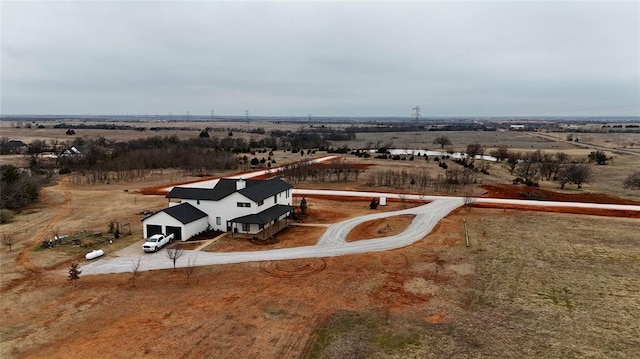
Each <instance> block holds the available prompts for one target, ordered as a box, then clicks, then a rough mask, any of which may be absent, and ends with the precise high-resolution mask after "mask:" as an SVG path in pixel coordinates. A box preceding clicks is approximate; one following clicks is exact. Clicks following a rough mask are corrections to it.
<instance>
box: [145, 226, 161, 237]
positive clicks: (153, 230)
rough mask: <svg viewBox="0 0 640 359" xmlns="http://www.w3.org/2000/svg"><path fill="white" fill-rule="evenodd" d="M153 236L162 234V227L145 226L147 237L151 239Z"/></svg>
mask: <svg viewBox="0 0 640 359" xmlns="http://www.w3.org/2000/svg"><path fill="white" fill-rule="evenodd" d="M154 234H162V226H159V225H157V224H147V237H151V236H153V235H154Z"/></svg>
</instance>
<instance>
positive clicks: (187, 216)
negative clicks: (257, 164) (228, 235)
mask: <svg viewBox="0 0 640 359" xmlns="http://www.w3.org/2000/svg"><path fill="white" fill-rule="evenodd" d="M292 188H293V186H291V185H290V184H289V183H287V182H285V181H283V180H281V179H280V178H273V179H269V180H243V179H241V178H240V179H231V178H223V179H220V181H219V182H218V183H217V184H216V185H215V186H214V187H213V188H195V187H174V188H173V189H172V190H171V191H170V192H169V193H168V194H167V196H166V198H168V199H169V207H168V208H165V209H164V210H162V211H160V212H158V213H156V214H153V215H151V216H149V217H147V218H145V219H143V220H142V222H143V228H144V229H143V231H144V237H145V238H147V237H149V236H151V235H154V234H157V233H164V234H170V233H173V234H174V238H175V239H181V240H187V239H189V238H191V237H193V236H194V235H196V234H199V233H202V232H204V231H206V230H207V229H211V230H216V231H222V232H232V233H234V234H235V233H238V234H245V235H249V236H252V237H260V238H268V237H270V236H271V235H273V234H275V233H277V232H278V231H280V230H281V229H284V228H285V227H286V226H287V219H288V218H289V216H290V214H291V212H293V209H294V207H293V206H292V203H293V198H292V197H293V196H292V192H291V189H292ZM283 221H284V223H283Z"/></svg>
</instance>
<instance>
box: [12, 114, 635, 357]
mask: <svg viewBox="0 0 640 359" xmlns="http://www.w3.org/2000/svg"><path fill="white" fill-rule="evenodd" d="M252 127H266V125H265V126H258V125H257V124H256V125H255V126H253V125H252ZM12 131H13V130H12ZM21 131H22V132H24V131H40V130H25V129H22V130H21ZM42 131H48V130H46V129H45V130H42ZM51 131H53V130H51ZM22 132H21V133H22ZM54 132H55V131H53V132H51V133H50V134H47V135H46V136H51V137H46V136H44V135H43V136H44V137H43V138H45V137H46V138H58V137H59V139H67V137H66V135H64V131H62V130H61V133H62V135H59V134H58V133H57V132H55V133H54ZM132 132H133V131H132ZM179 132H184V131H177V132H176V133H179ZM43 133H45V132H42V133H37V134H33V133H32V132H28V133H27V134H24V133H22V134H20V133H15V134H14V133H12V134H11V135H7V132H5V128H3V129H2V136H8V137H11V138H12V139H13V138H15V139H22V140H23V141H26V142H28V141H29V140H28V139H29V138H30V137H29V136H40V135H42V134H43ZM143 134H145V135H150V134H151V133H148V132H147V133H143ZM96 135H98V134H96ZM103 135H104V136H109V137H108V138H110V137H111V136H113V135H114V134H113V133H112V132H111V131H107V132H104V133H103ZM116 135H117V136H119V134H116ZM133 135H136V136H137V135H140V133H138V132H134V133H133V134H131V133H127V134H122V136H123V137H118V138H120V139H125V138H128V137H127V136H133ZM161 135H164V133H162V134H161ZM378 135H379V134H378ZM432 135H434V136H435V135H436V133H434V134H431V133H429V134H426V133H425V134H423V135H422V136H424V137H423V138H422V139H421V141H422V143H424V144H425V146H426V147H429V148H435V145H432V144H430V143H431V141H432V139H431V140H430V137H428V136H432ZM447 135H449V136H450V138H451V140H452V142H453V143H454V146H453V147H454V148H458V147H459V148H460V149H462V148H463V147H464V146H466V142H475V141H477V142H480V143H483V144H484V145H485V146H487V147H491V146H497V145H499V144H506V145H508V146H510V147H512V148H519V149H522V150H533V149H537V148H541V149H543V150H545V151H564V152H567V153H570V154H571V155H574V156H584V157H586V155H587V154H588V153H589V152H590V150H589V149H585V148H577V147H575V146H573V145H572V144H571V143H567V142H566V141H564V139H558V141H552V140H550V139H542V138H537V137H535V136H531V135H529V134H523V133H510V132H505V133H497V132H496V133H482V132H479V133H476V132H470V133H447ZM586 135H587V134H585V135H581V136H585V137H586ZM20 136H23V137H20ZM55 136H58V137H55ZM87 136H88V134H87ZM189 136H194V137H195V136H197V133H190V134H189ZM402 136H404V138H403V137H402ZM491 136H498V137H494V138H493V139H492V137H491ZM385 137H389V138H392V137H398V139H393V141H394V144H395V145H396V147H404V145H403V143H402V141H411V140H412V139H413V138H414V135H413V134H406V133H405V134H385ZM33 138H36V137H33ZM38 138H40V137H38ZM614 140H615V139H610V140H607V139H604V137H603V138H598V139H597V140H596V139H594V140H593V143H594V144H596V145H606V144H608V143H609V144H610V143H612V142H611V141H614ZM631 140H633V139H631ZM631 140H629V141H631ZM357 141H358V142H359V141H364V142H365V143H366V141H367V138H366V137H362V138H361V137H360V135H359V136H358V139H357ZM492 141H493V142H492ZM607 141H609V142H607ZM537 146H539V147H537ZM613 150H614V148H613V147H612V148H611V151H608V154H610V155H611V156H612V157H613V160H612V161H611V163H610V164H608V165H606V166H594V178H593V180H592V181H591V182H588V183H585V185H584V186H583V189H581V190H578V189H577V188H575V187H574V186H569V187H568V188H567V189H566V190H564V191H563V192H565V193H570V194H571V193H585V192H593V193H605V194H609V195H612V196H616V197H620V198H625V199H630V200H635V201H640V194H638V193H637V192H638V191H635V192H634V191H631V190H625V189H623V188H622V187H621V185H620V184H621V182H622V179H623V178H624V177H625V176H626V175H627V174H628V173H631V172H632V171H634V170H635V171H637V170H640V160H639V159H638V157H635V156H632V155H623V154H614V153H613ZM276 155H277V156H278V157H277V158H278V164H283V163H286V162H288V161H294V160H295V161H298V160H300V159H301V156H300V155H299V154H291V153H290V152H283V151H277V153H276ZM303 158H304V157H303ZM344 160H345V161H350V162H354V163H362V164H368V165H370V166H369V168H368V169H367V170H366V171H365V172H364V173H363V174H362V175H361V176H360V177H359V179H358V181H354V180H351V181H348V182H336V181H333V180H331V181H328V182H301V183H298V184H296V186H297V187H311V188H329V189H355V190H364V189H366V190H382V191H394V192H395V191H397V190H396V189H392V188H387V187H379V188H375V187H373V188H372V187H371V186H370V185H368V184H367V176H368V174H369V173H373V172H375V171H381V170H385V169H390V168H395V169H408V170H413V169H422V168H424V169H427V170H428V171H430V173H432V174H433V175H435V174H437V173H438V171H442V169H440V168H439V167H438V166H437V165H436V164H435V163H434V162H433V161H425V160H424V159H421V158H416V159H414V161H409V160H404V161H391V160H377V159H373V158H368V159H359V158H357V157H354V156H351V155H345V159H344ZM3 163H4V162H3ZM489 172H490V175H479V177H478V182H479V183H478V184H477V185H472V186H468V187H466V188H464V187H462V188H458V189H457V192H454V193H443V194H451V195H463V194H466V193H475V194H477V195H482V193H483V189H482V188H481V187H479V185H482V184H492V183H508V182H509V181H510V180H511V178H512V176H510V175H509V173H508V171H507V169H506V168H503V167H502V166H501V165H499V164H494V165H493V166H492V167H491V168H490V170H489ZM216 175H224V173H220V174H216ZM194 179H195V178H189V177H182V176H181V175H180V174H179V173H176V172H172V171H163V172H161V173H160V172H158V173H155V174H154V175H153V176H150V177H149V178H146V179H144V180H140V181H136V182H123V183H117V182H112V183H110V184H105V185H99V186H97V185H96V186H87V185H73V184H72V183H69V181H68V180H65V178H64V177H63V178H60V181H59V182H58V183H57V184H56V185H53V186H50V187H46V188H44V189H43V192H42V195H41V201H40V203H38V204H36V205H34V206H32V207H31V208H29V209H27V210H25V211H23V212H22V213H20V214H18V215H17V216H16V217H15V218H14V219H13V221H12V222H10V223H6V224H2V225H0V235H3V234H11V235H12V236H13V237H14V238H15V239H17V243H16V244H15V245H14V246H13V248H12V251H9V250H8V248H7V247H3V248H2V250H1V251H0V270H1V278H0V285H1V292H0V298H1V300H0V313H1V318H2V320H1V321H0V357H3V358H5V357H6V358H42V357H48V358H85V357H96V356H99V357H104V358H131V357H143V356H146V357H150V358H165V357H184V358H201V357H220V358H237V357H242V358H300V357H306V358H451V357H460V358H465V357H468V358H471V357H474V358H475V357H500V358H513V357H530V358H539V357H563V358H602V357H617V358H635V357H637V348H638V347H640V341H639V340H638V338H639V337H640V327H639V326H638V318H639V317H640V305H639V304H638V303H640V294H639V293H640V283H639V282H638V280H637V278H639V277H640V236H639V235H638V232H637V227H638V224H639V222H638V221H639V220H638V219H632V218H617V217H599V216H588V215H576V214H560V213H544V212H529V211H519V210H509V209H487V208H471V209H470V210H467V209H462V210H460V211H458V212H457V213H454V214H452V215H450V216H448V217H447V218H445V219H444V220H443V221H442V222H441V223H440V224H439V225H438V226H437V227H436V229H435V230H434V232H433V233H431V234H429V235H428V236H426V237H425V238H424V239H423V240H421V241H419V242H418V243H416V244H414V245H412V246H409V247H405V248H402V249H398V250H394V251H389V252H382V253H370V254H363V255H351V256H345V257H336V258H324V259H308V260H292V261H277V262H257V263H245V264H234V265H219V266H208V267H198V268H196V270H195V272H194V273H193V275H192V276H191V278H190V280H189V283H187V280H186V273H185V271H184V270H176V271H173V270H159V271H150V272H145V273H142V274H140V275H139V276H138V277H137V279H136V281H135V286H134V285H133V283H132V278H131V277H132V275H131V274H130V273H125V274H117V275H96V276H83V275H82V274H81V276H80V280H79V281H78V283H77V285H73V284H72V283H70V282H69V281H68V280H67V277H66V276H67V271H68V268H69V265H70V263H72V262H75V261H78V262H80V264H81V265H82V264H84V263H85V262H86V261H85V259H84V254H85V253H86V251H87V250H86V249H83V248H77V247H56V248H53V249H42V248H39V246H38V244H39V243H40V242H41V241H42V240H43V239H45V238H49V237H51V236H52V234H53V233H54V232H57V233H59V234H67V233H74V232H79V231H82V230H87V231H89V232H92V233H93V232H104V231H106V230H107V225H108V223H109V222H111V221H120V222H129V223H130V225H131V229H132V234H131V235H125V236H123V238H120V239H118V240H116V241H114V242H113V243H111V244H105V245H104V246H103V247H102V248H103V249H104V250H105V253H106V257H110V256H115V255H117V253H118V251H120V250H123V249H124V248H126V247H128V246H129V245H139V244H140V243H141V239H142V238H141V233H142V229H141V223H140V219H141V218H142V217H143V215H141V214H140V212H141V211H142V210H147V209H151V210H157V209H161V208H163V207H164V206H165V205H166V203H167V201H166V199H165V198H163V197H162V196H150V195H142V194H140V191H141V190H142V189H143V188H147V187H153V186H158V185H163V184H169V183H173V182H182V181H189V180H194ZM541 187H543V188H544V189H547V190H553V191H559V190H558V189H557V188H556V187H557V184H556V183H552V182H542V183H541ZM125 190H127V191H126V192H125ZM414 191H416V190H414ZM428 194H431V193H428ZM297 201H298V198H296V199H295V201H294V202H295V203H296V204H297ZM308 201H309V216H308V217H307V219H305V221H304V222H305V224H314V223H318V224H321V225H326V224H330V223H334V222H337V221H340V220H342V219H346V218H349V217H351V216H355V215H359V214H365V213H370V211H371V210H370V209H369V208H368V201H355V200H354V201H345V200H339V201H338V200H332V199H322V198H309V199H308ZM408 205H416V204H412V203H411V204H410V203H400V202H390V203H389V206H387V207H386V208H383V207H380V209H379V210H394V209H400V208H403V207H404V206H408ZM463 219H465V220H466V222H467V224H468V228H469V235H470V242H471V245H470V247H466V246H465V241H464V229H463V228H464V227H463V223H462V220H463ZM408 223H409V221H408V218H405V217H391V218H390V219H389V220H388V221H387V222H384V221H379V220H378V221H374V222H370V223H367V224H365V225H360V226H358V227H357V228H355V229H354V230H353V231H352V233H351V234H350V237H349V238H350V240H359V239H362V238H371V237H375V236H380V235H384V234H385V233H396V232H397V231H400V230H402V228H404V227H405V226H406V225H407V224H408ZM322 232H323V227H322V226H317V227H307V226H292V227H291V228H289V229H288V230H287V231H285V232H283V233H282V234H281V235H280V236H278V241H277V243H274V244H273V245H269V246H258V245H255V244H252V243H251V242H249V241H247V240H241V239H235V238H229V237H225V238H223V239H222V240H220V241H218V242H215V243H212V244H211V245H209V246H207V247H206V248H204V250H206V251H235V250H260V249H263V248H264V249H271V248H282V247H291V246H297V245H308V244H312V243H314V241H315V240H317V239H318V238H319V237H320V236H321V234H322ZM152 304H153V305H152Z"/></svg>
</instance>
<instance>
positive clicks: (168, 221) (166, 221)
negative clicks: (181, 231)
mask: <svg viewBox="0 0 640 359" xmlns="http://www.w3.org/2000/svg"><path fill="white" fill-rule="evenodd" d="M147 224H153V225H158V226H161V227H162V233H163V234H164V233H167V226H169V227H182V223H180V221H178V220H177V219H175V218H173V217H171V216H170V215H168V214H166V213H164V212H158V213H156V214H154V215H153V216H151V217H149V218H147V219H145V220H144V221H142V228H143V229H142V231H143V232H142V234H143V235H144V238H148V237H149V236H148V235H147ZM205 228H206V227H205Z"/></svg>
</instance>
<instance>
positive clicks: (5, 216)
mask: <svg viewBox="0 0 640 359" xmlns="http://www.w3.org/2000/svg"><path fill="white" fill-rule="evenodd" d="M13 216H14V213H13V211H12V210H10V209H4V208H3V209H0V223H8V222H10V221H11V220H12V219H13Z"/></svg>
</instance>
